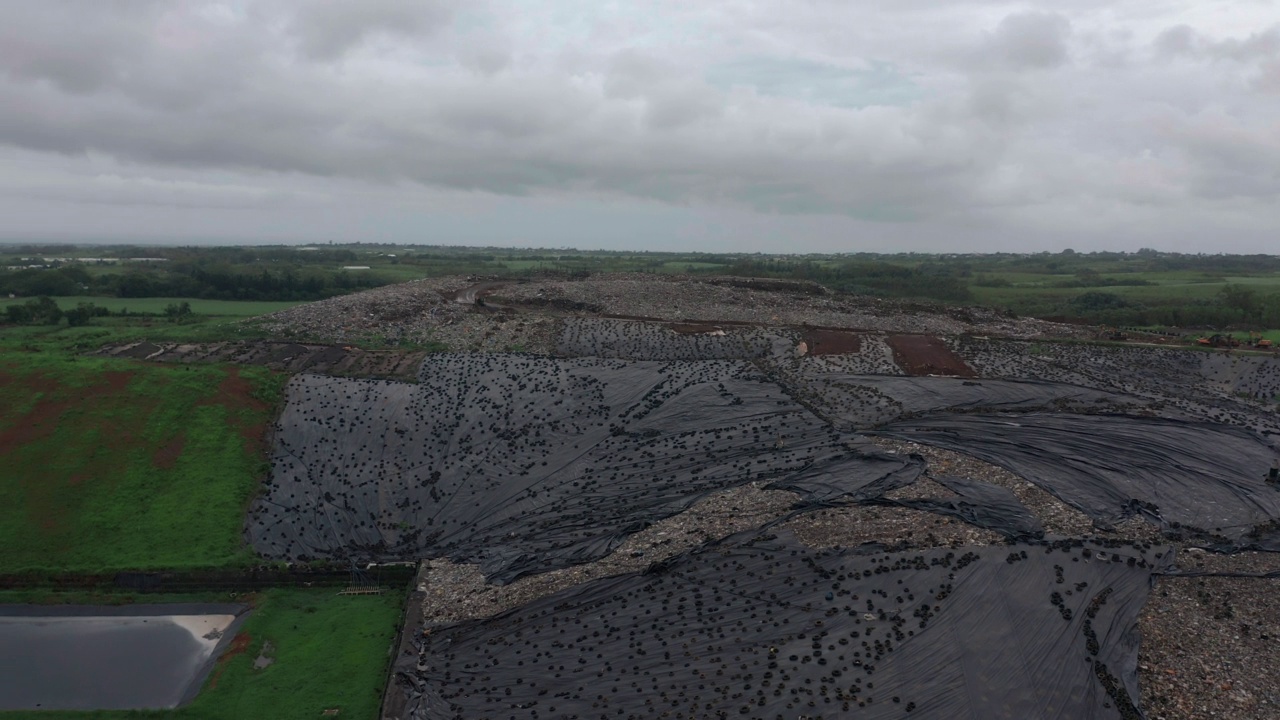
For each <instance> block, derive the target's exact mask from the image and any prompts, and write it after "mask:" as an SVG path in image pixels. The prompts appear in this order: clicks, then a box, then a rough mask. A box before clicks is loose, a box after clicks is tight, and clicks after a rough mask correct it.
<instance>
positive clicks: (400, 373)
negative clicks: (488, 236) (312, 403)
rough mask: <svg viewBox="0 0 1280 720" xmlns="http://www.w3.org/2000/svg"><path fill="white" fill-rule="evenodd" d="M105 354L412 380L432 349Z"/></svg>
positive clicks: (197, 349)
mask: <svg viewBox="0 0 1280 720" xmlns="http://www.w3.org/2000/svg"><path fill="white" fill-rule="evenodd" d="M97 354H99V355H107V356H110V357H123V358H130V359H133V360H147V361H149V362H164V363H193V362H208V363H218V362H229V363H235V364H237V365H265V366H267V367H269V368H272V369H273V370H281V371H284V372H290V373H299V372H315V373H324V374H326V375H348V376H357V377H385V378H400V379H405V380H411V379H413V378H415V377H417V374H418V366H419V365H421V364H422V359H423V358H424V357H426V355H427V353H426V351H402V350H362V349H360V348H357V347H351V346H346V345H317V344H303V343H290V342H266V341H263V342H231V343H189V344H175V343H165V344H155V343H147V342H143V343H129V344H125V345H111V346H108V347H105V348H103V349H101V350H99V351H98V353H97Z"/></svg>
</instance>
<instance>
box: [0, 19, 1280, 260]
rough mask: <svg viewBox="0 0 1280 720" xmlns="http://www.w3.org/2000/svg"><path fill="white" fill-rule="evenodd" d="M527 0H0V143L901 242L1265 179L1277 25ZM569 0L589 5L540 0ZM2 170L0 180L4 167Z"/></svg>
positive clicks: (225, 176)
mask: <svg viewBox="0 0 1280 720" xmlns="http://www.w3.org/2000/svg"><path fill="white" fill-rule="evenodd" d="M548 2H549V4H551V5H554V6H555V7H554V8H552V10H555V12H556V13H559V14H554V15H553V14H552V12H551V10H547V9H546V8H542V9H539V7H538V6H537V5H536V4H535V3H533V2H531V3H530V4H529V5H528V6H523V5H522V8H527V9H526V10H524V12H528V13H530V14H534V13H537V12H544V13H546V16H545V17H542V19H541V20H535V21H527V19H526V18H525V17H524V16H521V17H520V18H517V17H515V16H514V15H504V14H503V13H502V12H494V13H492V17H487V16H486V17H471V18H469V19H466V20H465V21H464V20H462V19H459V17H460V15H458V14H456V13H455V12H454V10H453V8H454V6H452V5H448V4H439V3H436V4H418V3H413V4H409V3H402V2H385V1H383V0H378V2H372V3H364V2H353V3H346V4H342V5H338V4H335V3H333V2H326V3H321V4H315V5H312V4H300V3H285V2H282V1H278V0H258V1H257V2H250V3H248V4H247V5H246V6H245V7H246V9H245V11H244V14H242V15H235V14H234V13H232V14H231V15H225V14H224V15H218V14H216V13H215V14H212V15H211V14H210V13H211V9H212V7H213V6H206V5H204V4H201V3H195V2H193V3H183V4H179V3H167V2H166V3H153V4H128V3H122V4H119V5H110V4H109V3H106V2H103V3H56V2H49V3H31V4H29V5H30V7H32V8H35V9H34V10H31V11H27V10H22V11H9V10H0V39H4V40H6V42H0V107H4V108H6V112H4V113H0V145H4V146H8V147H10V148H26V149H27V150H29V151H31V152H30V153H29V155H30V156H31V157H35V158H40V157H49V158H51V157H53V156H52V155H51V154H52V153H58V154H61V156H62V159H61V160H60V162H65V163H68V164H70V165H72V166H75V165H76V164H77V163H81V164H83V163H85V162H88V161H87V160H86V158H89V157H101V156H107V157H109V158H113V159H115V161H116V162H118V163H119V164H121V165H123V166H128V167H130V168H135V169H136V171H137V174H141V175H143V176H145V177H154V178H155V181H154V182H148V181H145V180H143V181H136V180H127V181H126V180H111V179H106V180H91V179H83V178H81V179H73V180H67V182H68V183H70V184H71V185H74V186H75V188H72V189H67V190H66V191H65V192H64V191H63V190H62V189H56V190H55V189H54V186H52V185H48V184H45V185H39V187H36V185H37V183H34V181H33V182H32V187H31V188H28V190H27V191H26V192H27V194H28V195H30V194H31V193H37V194H39V195H40V197H41V198H43V199H44V201H47V202H50V203H53V202H55V201H65V202H77V200H76V198H80V199H81V201H83V202H91V203H95V204H98V205H107V204H110V203H118V204H121V205H129V206H131V207H132V206H142V205H145V204H147V198H148V197H151V198H154V201H153V204H154V205H156V206H159V205H172V206H174V207H184V208H195V207H201V206H208V207H225V208H233V207H234V208H241V209H243V208H252V207H258V205H255V203H259V202H260V201H261V203H262V204H264V205H269V204H271V203H273V202H275V201H276V200H275V199H276V198H278V197H280V195H279V194H278V193H275V192H272V193H266V194H261V193H258V190H256V189H255V188H259V187H271V188H274V189H275V190H277V191H279V192H287V191H288V190H289V188H292V187H298V186H304V185H309V184H319V185H324V186H326V187H333V188H341V189H342V193H340V194H341V195H342V196H343V197H345V198H354V197H360V196H361V195H360V193H356V192H354V191H353V188H364V189H365V190H367V197H374V196H378V197H381V196H382V195H381V194H385V193H390V192H392V190H391V189H392V188H396V189H397V190H396V192H397V193H398V192H402V191H403V192H405V193H408V194H410V195H413V194H414V193H421V194H424V195H428V196H435V195H436V194H440V193H455V192H458V191H465V192H467V193H474V194H475V195H477V196H484V197H487V198H491V199H492V202H493V203H495V207H496V206H498V204H499V203H500V202H501V203H508V204H507V205H503V207H512V205H510V203H523V202H529V203H533V202H539V201H541V200H542V199H552V198H554V199H556V202H564V203H575V202H576V203H578V205H577V207H579V208H582V207H588V206H592V204H593V203H596V202H599V199H600V198H614V199H619V198H621V199H622V200H618V202H626V203H635V204H637V206H644V207H651V208H656V207H671V208H685V209H688V208H711V207H714V208H723V207H729V208H737V209H739V210H740V211H741V214H740V215H739V216H737V217H740V218H747V217H750V213H749V212H748V210H749V209H750V210H754V211H758V212H761V213H765V214H766V215H767V216H769V217H772V214H774V213H778V214H808V215H812V216H814V217H828V216H830V215H838V216H840V217H841V218H843V219H842V220H840V221H839V223H836V221H835V220H829V223H836V224H838V225H839V226H840V227H848V228H852V227H859V228H863V226H861V225H858V224H857V222H859V221H861V220H865V221H870V222H881V223H889V224H891V225H892V226H893V227H895V228H899V229H898V230H894V231H893V232H895V233H900V235H901V237H903V238H908V239H912V240H913V241H920V242H923V240H921V238H924V237H926V236H928V235H929V233H931V232H933V233H943V234H946V235H947V236H948V237H950V234H949V231H948V229H947V228H948V227H949V226H947V225H946V224H945V223H958V222H961V221H966V222H972V223H974V224H973V225H972V226H971V227H970V228H969V230H967V231H966V232H969V233H971V234H972V236H974V237H977V236H980V235H981V234H982V231H981V229H980V228H993V227H996V226H999V225H1000V224H1001V223H1004V227H1006V228H1007V227H1013V226H1015V225H1016V226H1017V227H1019V228H1024V227H1030V225H1023V224H1022V223H1031V222H1032V221H1033V220H1034V219H1035V218H1037V217H1038V218H1046V219H1048V220H1046V222H1050V221H1051V222H1052V223H1053V227H1055V228H1058V227H1066V225H1069V224H1070V218H1071V217H1073V212H1077V213H1078V212H1079V209H1080V208H1081V207H1086V206H1087V207H1090V208H1093V209H1095V210H1097V209H1098V208H1107V209H1108V210H1107V212H1110V213H1111V214H1113V215H1114V216H1116V217H1120V216H1125V217H1128V216H1130V215H1131V216H1132V217H1139V218H1146V219H1147V221H1150V222H1152V223H1157V224H1158V223H1160V222H1162V221H1158V218H1159V217H1160V216H1159V213H1158V211H1160V210H1168V211H1169V212H1172V211H1173V210H1174V209H1177V208H1182V209H1188V210H1187V212H1188V213H1189V212H1190V210H1189V209H1202V210H1203V211H1204V212H1205V215H1204V218H1205V219H1202V220H1200V221H1197V222H1199V223H1200V224H1199V225H1196V227H1202V226H1208V225H1207V224H1211V222H1212V219H1213V218H1218V217H1225V216H1224V215H1222V214H1221V213H1222V212H1224V211H1222V210H1221V207H1220V205H1219V204H1218V203H1225V202H1228V201H1230V202H1246V201H1247V202H1250V203H1252V202H1256V203H1257V206H1256V207H1258V208H1262V207H1264V202H1263V201H1265V200H1268V199H1270V200H1271V201H1273V204H1274V201H1276V200H1280V187H1277V183H1276V181H1275V179H1276V174H1275V171H1274V169H1273V168H1275V167H1277V166H1280V157H1278V156H1277V155H1275V154H1274V150H1275V145H1274V142H1273V141H1271V140H1269V139H1268V136H1267V132H1266V131H1267V128H1268V127H1269V125H1268V124H1269V123H1272V122H1274V120H1273V119H1274V117H1276V116H1277V114H1280V106H1277V105H1276V102H1277V97H1276V96H1275V95H1271V94H1267V92H1258V90H1264V91H1266V90H1267V88H1272V89H1271V90H1270V91H1268V92H1275V91H1276V90H1280V66H1277V64H1276V62H1277V60H1276V59H1275V55H1274V53H1273V51H1272V49H1271V48H1272V47H1273V45H1272V44H1273V39H1272V38H1274V37H1275V29H1271V30H1267V31H1263V32H1259V33H1256V34H1254V35H1252V36H1248V37H1245V38H1242V39H1240V40H1238V41H1222V40H1215V41H1210V40H1207V39H1206V37H1207V36H1206V35H1204V34H1203V33H1201V32H1200V31H1199V30H1192V29H1187V30H1176V31H1174V30H1171V31H1169V32H1166V33H1165V35H1164V36H1162V37H1161V39H1159V40H1157V41H1156V48H1164V50H1163V52H1165V53H1166V55H1164V56H1162V57H1160V58H1154V57H1153V55H1152V53H1151V52H1149V49H1148V48H1145V47H1137V44H1136V43H1137V41H1133V43H1134V47H1135V48H1136V49H1135V50H1134V52H1133V53H1132V54H1131V56H1130V60H1129V62H1127V63H1126V64H1124V65H1123V66H1115V65H1112V66H1108V67H1105V68H1103V67H1100V66H1098V65H1096V64H1091V63H1090V62H1089V57H1090V54H1089V49H1088V48H1089V47H1091V46H1090V45H1089V43H1094V42H1095V40H1093V39H1091V38H1096V37H1097V36H1098V32H1099V31H1098V29H1097V27H1098V23H1099V20H1098V18H1097V17H1096V16H1095V15H1093V13H1095V9H1094V8H1093V5H1091V4H1085V5H1080V4H1072V5H1071V6H1061V7H1060V11H1061V13H1062V14H1060V15H1059V14H1049V13H1025V12H1024V13H1015V14H1012V15H1010V14H1008V6H1007V5H1003V4H1000V3H990V4H988V3H982V2H972V3H967V4H966V5H965V6H964V7H963V8H960V9H951V8H950V6H948V7H947V8H940V9H936V10H935V9H927V8H926V7H925V6H924V5H920V4H915V5H911V7H909V8H899V7H898V6H897V5H894V6H893V7H892V8H890V7H887V6H886V7H884V8H879V9H877V8H872V9H870V10H867V9H862V10H858V11H856V12H855V10H853V9H850V8H849V7H848V6H847V5H845V4H834V3H832V4H828V5H825V6H821V7H820V8H819V9H822V10H823V11H822V12H818V11H817V10H814V9H812V8H810V9H808V10H802V11H796V12H792V11H791V10H789V9H788V10H783V9H781V8H772V9H771V6H766V5H751V6H749V9H750V12H751V13H752V14H751V17H750V23H746V22H745V21H743V20H742V16H743V13H745V12H747V8H748V6H745V5H738V4H736V3H715V2H708V3H707V4H706V5H701V4H699V5H697V6H696V7H694V6H692V5H689V4H671V5H670V6H668V4H664V3H657V4H655V5H654V6H653V7H651V8H649V9H647V10H646V11H645V12H646V13H647V12H654V13H660V14H661V13H676V14H675V15H673V16H672V18H674V19H688V18H689V17H690V15H689V14H693V15H696V16H697V19H698V21H699V22H701V23H703V24H704V25H705V26H706V27H708V28H712V29H714V32H713V33H709V35H708V37H709V38H711V39H710V40H708V41H707V43H705V44H696V45H694V44H689V43H687V42H684V40H683V39H680V40H679V41H673V40H671V39H670V38H668V37H664V36H662V34H661V32H662V30H661V26H662V25H663V22H661V20H662V18H665V17H667V16H666V15H661V16H660V17H659V18H658V20H656V21H652V22H650V19H649V18H642V20H644V22H643V23H641V22H640V21H637V20H636V19H635V18H622V19H621V20H618V19H617V18H614V17H612V16H611V15H610V13H617V12H620V11H619V10H618V9H616V8H613V7H612V6H606V5H603V4H591V3H586V4H582V5H580V6H570V5H565V4H560V3H555V2H553V1H552V0H548ZM1090 2H1092V0H1090ZM820 5H821V4H820ZM24 7H26V6H24ZM67 7H83V8H86V9H85V11H84V12H85V13H86V14H85V15H84V16H83V19H84V20H85V22H84V23H83V26H82V27H73V28H69V29H60V28H61V25H63V20H62V18H63V17H64V15H63V14H60V13H63V8H67ZM100 7H105V8H108V9H107V10H100V9H98V8H100ZM806 7H807V6H806ZM815 7H817V6H815ZM930 7H937V6H930ZM575 8H576V9H575ZM673 8H674V9H673ZM571 9H573V10H574V12H577V11H578V10H581V11H582V12H589V13H598V14H603V15H604V16H605V17H604V19H605V20H607V21H610V22H611V24H609V25H608V27H607V28H606V29H605V30H599V29H598V28H597V27H596V26H595V25H594V24H593V23H594V22H595V21H594V20H592V19H591V18H590V17H588V18H586V19H582V18H579V17H577V16H572V17H568V18H564V17H563V15H564V14H568V13H569V10H571ZM926 10H928V11H927V12H926ZM459 12H461V11H459ZM113 13H114V15H113ZM405 13H410V14H411V15H412V17H409V16H407V15H405ZM553 16H554V17H555V18H557V19H556V20H555V21H554V22H553V21H551V20H548V19H547V18H550V17H553ZM593 17H594V16H593ZM674 19H673V20H672V22H674ZM917 19H919V20H921V22H920V23H916V22H914V21H915V20H917ZM99 20H100V22H99ZM614 20H617V22H612V21H614ZM908 20H910V21H912V22H908ZM735 23H737V24H736V25H735ZM641 25H643V28H642V29H644V32H643V33H642V32H640V31H638V30H635V28H636V27H639V26H641ZM1166 25H1167V23H1163V22H1162V23H1161V24H1157V25H1155V27H1150V26H1148V27H1146V28H1145V29H1144V30H1145V31H1144V32H1142V33H1135V34H1134V36H1136V37H1151V36H1152V34H1153V33H1154V31H1155V30H1156V29H1157V28H1159V27H1164V26H1166ZM654 28H657V29H654ZM846 28H852V30H846ZM850 32H855V34H856V37H854V38H852V39H851V38H850V37H849V36H848V35H849V33H850ZM6 33H7V34H6ZM60 33H61V34H60ZM521 33H525V34H521ZM602 34H603V36H604V37H606V40H601V39H600V38H601V36H602ZM10 38H26V41H25V42H27V45H26V46H22V45H13V44H11V43H8V42H7V39H10ZM424 38H429V39H428V40H426V41H424ZM1109 42H1110V41H1109ZM1122 42H1124V41H1122V40H1116V41H1115V44H1116V46H1120V45H1122ZM864 45H866V46H867V47H874V48H875V54H874V55H873V56H872V57H866V56H864V55H863V54H862V53H867V54H871V51H869V50H865V49H864V47H863V46H864ZM940 45H941V46H944V50H938V47H939V46H940ZM15 47H16V48H18V49H17V50H15V49H14V48H15ZM1108 47H1110V46H1108ZM23 48H27V49H23ZM621 48H625V49H621ZM1168 53H1183V56H1182V59H1181V60H1179V61H1178V62H1176V63H1172V62H1168ZM1215 53H1216V54H1215ZM1268 53H1272V54H1271V55H1268ZM1237 58H1248V62H1250V63H1254V64H1256V67H1250V68H1247V69H1246V70H1247V72H1248V75H1246V76H1245V78H1246V80H1247V82H1249V83H1253V87H1254V88H1255V89H1254V90H1250V89H1249V87H1248V86H1247V84H1246V82H1235V83H1234V84H1233V83H1224V82H1223V79H1224V78H1230V77H1234V78H1236V79H1237V80H1238V79H1239V78H1240V76H1241V67H1240V66H1238V65H1237V64H1236V62H1237ZM335 59H341V60H342V62H333V60H335ZM1069 59H1073V60H1075V62H1068V60H1069ZM1224 61H1225V62H1224ZM95 62H96V66H95ZM850 68H862V69H861V70H857V69H854V70H851V69H850ZM1045 69H1053V75H1052V80H1053V82H1045V80H1046V77H1045V76H1044V75H1043V74H1041V73H1040V72H1037V71H1040V70H1045ZM1024 71H1025V72H1024ZM1210 108H1229V109H1230V112H1229V113H1228V112H1226V111H1223V113H1222V114H1221V115H1219V116H1213V115H1210V114H1207V109H1210ZM15 109H16V110H15ZM1148 148H1151V149H1152V151H1153V153H1152V158H1153V159H1151V160H1149V161H1148V160H1144V159H1143V158H1144V157H1145V156H1144V155H1143V152H1144V151H1145V150H1146V149H1148ZM0 151H3V149H2V148H0ZM116 174H118V175H120V176H121V177H125V176H128V175H130V174H131V173H129V172H116ZM205 174H212V175H213V176H216V177H218V178H220V180H219V183H221V182H222V181H224V180H225V183H226V186H225V187H223V186H222V185H219V184H218V183H203V181H202V176H203V175H205ZM13 177H16V178H19V179H17V180H12V178H11V181H10V182H7V183H0V199H3V198H4V197H16V196H19V195H22V193H23V189H22V188H21V187H19V186H18V185H15V184H14V183H15V182H17V183H19V184H20V183H21V182H22V181H21V179H20V177H21V176H20V175H15V176H13ZM59 182H62V181H59ZM184 183H185V184H184ZM206 184H207V185H210V187H206V186H205V185H206ZM214 186H216V187H214ZM59 188H60V186H59ZM403 188H410V189H408V190H404V189H403ZM310 197H312V196H303V197H300V199H297V200H296V202H299V203H305V202H310V201H311V200H308V198H310ZM502 198H506V199H505V200H502ZM512 198H524V199H521V200H515V199H512ZM315 202H317V203H320V201H318V200H317V201H315ZM347 202H349V203H353V204H351V205H349V207H352V208H357V207H358V204H355V203H357V201H356V200H348V201H347ZM362 202H368V203H370V204H368V205H365V206H359V207H367V208H373V207H375V206H376V204H374V203H373V201H371V200H369V201H362ZM548 202H550V200H548ZM646 203H647V205H646ZM413 204H414V203H412V202H409V203H407V205H408V206H413ZM1139 205H1141V206H1142V207H1143V208H1150V210H1151V212H1150V214H1143V213H1146V210H1143V211H1142V212H1138V211H1136V210H1133V208H1134V207H1137V206H1139ZM344 207H348V206H347V205H344ZM377 207H381V206H377ZM239 211H240V210H237V212H239ZM1098 211H1099V212H1101V210H1098ZM1131 211H1132V212H1131ZM245 212H248V211H247V210H245ZM353 212H355V210H353ZM369 212H371V213H372V212H373V211H372V210H369ZM650 212H656V210H651V211H650ZM682 212H683V210H682ZM690 212H692V211H690ZM735 212H738V210H735ZM1233 212H1236V211H1233ZM1239 212H1243V211H1239ZM1126 213H1128V214H1126ZM1253 213H1254V215H1253V216H1251V217H1254V219H1255V221H1256V223H1257V224H1258V225H1259V226H1263V225H1268V224H1270V225H1274V224H1275V223H1274V222H1270V221H1280V217H1277V216H1276V211H1275V210H1274V209H1272V210H1254V211H1253ZM264 217H265V216H264ZM273 217H276V216H273ZM682 217H683V216H682ZM690 217H692V216H690ZM1064 218H1066V219H1065V220H1064ZM1184 221H1185V218H1184ZM1235 221H1237V220H1233V222H1235ZM272 222H283V221H280V220H273V221H272ZM459 222H461V221H459ZM742 222H743V223H745V222H746V220H743V221H742ZM771 222H774V223H775V224H773V225H770V227H774V228H785V227H786V223H787V222H795V223H800V222H801V221H800V220H799V219H794V218H793V220H775V221H771ZM1167 224H1168V223H1163V224H1161V227H1164V226H1165V225H1167ZM818 225H821V223H818V224H817V225H813V226H810V225H803V226H804V227H815V228H816V227H817V226H818ZM832 226H833V227H834V226H835V225H832ZM735 227H737V226H735ZM796 227H801V225H799V224H798V225H796ZM1152 227H1155V225H1154V224H1153V225H1152ZM1188 227H1190V226H1189V225H1188ZM906 228H912V229H906ZM928 228H933V229H932V230H929V229H928ZM519 229H520V228H514V229H513V232H517V233H518V231H519ZM864 229H865V228H864ZM813 231H814V232H818V230H816V229H815V230H813ZM886 232H889V231H886ZM993 232H994V231H993ZM1062 232H1063V233H1065V232H1066V230H1065V229H1064V230H1062Z"/></svg>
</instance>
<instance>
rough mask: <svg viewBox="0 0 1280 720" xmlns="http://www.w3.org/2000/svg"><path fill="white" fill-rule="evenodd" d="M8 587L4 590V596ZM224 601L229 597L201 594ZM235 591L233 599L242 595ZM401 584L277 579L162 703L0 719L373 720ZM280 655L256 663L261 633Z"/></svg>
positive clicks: (398, 608)
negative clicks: (321, 585) (183, 696)
mask: <svg viewBox="0 0 1280 720" xmlns="http://www.w3.org/2000/svg"><path fill="white" fill-rule="evenodd" d="M4 599H5V596H4V595H3V594H0V601H4ZM205 599H206V600H209V601H218V602H225V601H226V600H227V599H226V598H225V597H223V598H216V599H214V598H205ZM244 600H245V598H238V599H237V601H244ZM403 601H404V593H403V592H392V593H387V594H384V595H362V596H339V595H337V594H336V592H335V591H334V590H333V589H332V588H328V589H322V590H321V589H317V590H310V589H275V590H267V591H264V592H262V593H259V594H256V595H254V596H251V598H250V602H251V604H253V605H254V608H255V609H254V611H253V614H252V615H250V616H249V618H248V619H247V620H246V621H245V623H244V625H243V626H242V627H241V628H240V632H239V633H238V634H237V635H236V638H235V639H234V641H233V643H232V646H231V648H230V649H229V651H228V652H227V653H226V654H225V655H224V656H223V658H222V660H220V661H219V662H218V664H217V666H216V667H215V668H214V670H213V672H212V673H211V674H210V676H209V679H208V680H207V681H206V682H205V685H204V688H203V690H201V692H200V694H199V695H198V696H197V697H196V699H195V700H194V701H193V702H192V703H191V704H190V705H187V706H186V707H182V708H178V709H176V710H162V711H110V712H49V711H41V712H8V713H0V718H4V720H142V719H144V718H145V719H147V720H162V719H165V720H170V719H171V720H247V719H252V718H264V719H266V718H270V719H271V720H295V719H296V720H316V719H317V718H321V717H324V716H323V715H322V713H324V711H326V710H335V709H336V710H338V713H337V718H338V720H375V718H376V717H377V715H378V707H379V704H380V701H381V694H382V691H383V689H384V687H385V684H386V675H387V669H388V667H389V663H390V654H389V653H390V652H391V651H392V648H391V643H392V642H394V640H395V636H396V630H397V627H398V626H399V624H400V620H401V611H402V604H403ZM265 642H270V643H271V651H270V652H269V653H268V654H267V655H268V656H269V657H271V658H273V659H274V662H273V663H272V664H271V665H269V666H267V667H266V668H263V669H261V670H255V669H254V667H253V661H254V659H255V658H257V657H258V655H259V654H260V653H261V652H262V649H263V643H265Z"/></svg>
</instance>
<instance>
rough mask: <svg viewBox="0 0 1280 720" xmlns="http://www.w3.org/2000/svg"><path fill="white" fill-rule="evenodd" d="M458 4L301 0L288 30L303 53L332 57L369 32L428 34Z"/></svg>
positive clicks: (413, 0) (444, 1)
mask: <svg viewBox="0 0 1280 720" xmlns="http://www.w3.org/2000/svg"><path fill="white" fill-rule="evenodd" d="M459 4H460V3H459V1H458V0H360V2H346V1H344V0H305V1H304V2H299V3H297V4H296V7H297V14H296V15H295V16H294V19H293V24H292V29H293V32H294V34H295V35H296V36H297V38H298V42H299V49H300V50H301V51H302V53H303V54H304V55H306V56H307V57H310V58H313V59H319V60H333V59H335V58H338V57H341V56H342V55H343V54H344V53H346V52H347V51H348V50H350V49H351V48H352V47H354V46H356V45H358V44H359V43H360V42H362V41H363V40H364V39H365V38H366V37H367V36H369V35H372V34H376V33H384V34H391V35H402V36H409V37H413V36H415V35H425V34H428V33H431V32H432V31H434V30H436V29H438V28H440V27H441V26H443V25H445V24H446V23H448V22H449V21H450V20H452V19H453V16H454V13H455V12H457V9H458V6H459Z"/></svg>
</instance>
